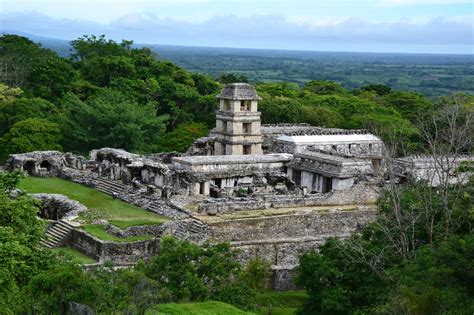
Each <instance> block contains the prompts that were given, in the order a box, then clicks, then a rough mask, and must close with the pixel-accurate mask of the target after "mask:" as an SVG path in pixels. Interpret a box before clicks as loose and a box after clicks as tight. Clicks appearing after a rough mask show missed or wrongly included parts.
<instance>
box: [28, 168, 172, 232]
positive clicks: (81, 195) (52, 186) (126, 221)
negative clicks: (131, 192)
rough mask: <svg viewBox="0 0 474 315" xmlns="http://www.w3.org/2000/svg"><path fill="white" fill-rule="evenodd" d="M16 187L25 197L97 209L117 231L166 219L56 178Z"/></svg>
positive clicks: (31, 181)
mask: <svg viewBox="0 0 474 315" xmlns="http://www.w3.org/2000/svg"><path fill="white" fill-rule="evenodd" d="M19 187H20V188H21V189H24V190H26V191H27V192H29V193H50V194H62V195H65V196H67V197H69V198H70V199H74V200H77V201H79V202H80V203H82V204H83V205H85V206H86V207H87V208H89V209H101V210H103V211H104V213H106V214H107V216H108V218H109V219H110V220H111V221H112V222H114V223H112V224H114V225H117V226H119V227H121V228H125V227H128V226H133V225H152V224H162V223H164V222H166V221H168V220H169V219H168V218H167V217H165V216H161V215H158V214H156V213H153V212H150V211H146V210H145V209H142V208H140V207H137V206H134V205H131V204H128V203H126V202H123V201H121V200H117V199H113V198H112V197H111V196H109V195H107V194H104V193H102V192H100V191H97V190H95V189H93V188H89V187H86V186H83V185H80V184H76V183H73V182H70V181H67V180H64V179H60V178H39V177H32V176H28V177H26V178H23V179H22V180H21V181H20V185H19Z"/></svg>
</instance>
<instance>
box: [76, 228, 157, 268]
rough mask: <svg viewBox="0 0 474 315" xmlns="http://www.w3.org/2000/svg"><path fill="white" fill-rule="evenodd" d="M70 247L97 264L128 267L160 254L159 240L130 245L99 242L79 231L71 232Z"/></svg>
mask: <svg viewBox="0 0 474 315" xmlns="http://www.w3.org/2000/svg"><path fill="white" fill-rule="evenodd" d="M70 245H71V246H72V247H74V248H76V249H78V250H79V251H81V252H83V253H85V254H87V255H89V256H91V257H93V258H94V259H96V260H98V261H99V262H104V261H113V262H114V263H115V264H117V265H130V264H133V263H135V262H136V261H137V260H139V259H145V260H146V259H149V258H151V257H152V256H154V255H157V254H159V252H160V240H159V238H156V239H149V240H143V241H137V242H131V243H119V242H111V241H101V240H99V239H97V238H95V237H93V236H91V235H89V234H88V233H86V232H84V231H81V230H77V229H76V230H73V231H72V235H71V239H70Z"/></svg>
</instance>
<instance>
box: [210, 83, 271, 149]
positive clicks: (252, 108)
mask: <svg viewBox="0 0 474 315" xmlns="http://www.w3.org/2000/svg"><path fill="white" fill-rule="evenodd" d="M217 97H218V98H219V99H220V105H219V110H218V111H217V113H216V140H215V142H214V152H215V155H250V154H262V134H261V132H260V115H261V113H260V112H259V111H258V110H257V104H258V101H259V100H261V97H260V96H258V95H257V92H256V91H255V88H254V87H253V86H252V85H250V84H247V83H232V84H227V85H226V86H225V87H224V89H223V90H222V92H221V93H220V94H219V95H218V96H217Z"/></svg>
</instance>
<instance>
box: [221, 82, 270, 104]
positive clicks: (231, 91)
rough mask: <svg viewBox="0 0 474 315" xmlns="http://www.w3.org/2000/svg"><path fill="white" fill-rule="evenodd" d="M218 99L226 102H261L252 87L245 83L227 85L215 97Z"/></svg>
mask: <svg viewBox="0 0 474 315" xmlns="http://www.w3.org/2000/svg"><path fill="white" fill-rule="evenodd" d="M217 97H218V98H223V99H228V100H261V99H262V98H261V97H260V96H258V95H257V92H256V91H255V88H254V87H253V85H250V84H247V83H231V84H227V85H226V86H225V87H224V89H223V90H222V92H221V93H220V94H219V95H217Z"/></svg>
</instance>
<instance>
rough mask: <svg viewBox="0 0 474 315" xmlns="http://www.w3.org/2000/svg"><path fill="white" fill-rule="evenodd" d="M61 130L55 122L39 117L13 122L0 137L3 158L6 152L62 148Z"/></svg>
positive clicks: (6, 154) (0, 157)
mask: <svg viewBox="0 0 474 315" xmlns="http://www.w3.org/2000/svg"><path fill="white" fill-rule="evenodd" d="M61 138H62V136H61V132H60V130H59V126H58V124H56V123H53V122H50V121H48V120H45V119H40V118H28V119H25V120H22V121H19V122H17V123H15V124H14V125H13V126H12V127H11V128H10V130H9V131H8V132H7V133H6V134H5V135H4V136H3V137H2V138H0V146H1V147H2V148H3V150H4V151H3V156H0V159H2V158H3V159H5V158H6V157H7V156H8V154H13V153H24V152H31V151H37V150H62V146H61V144H60V142H61Z"/></svg>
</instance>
